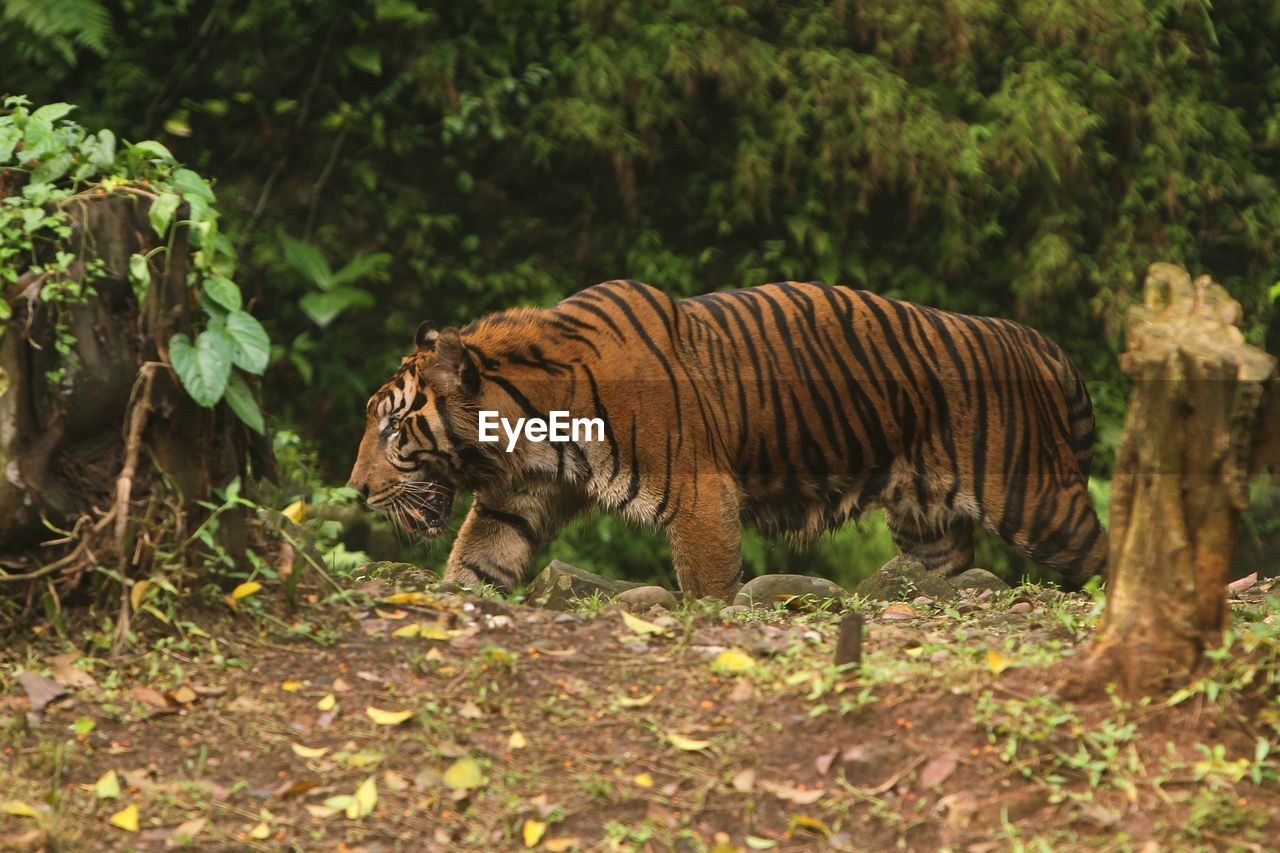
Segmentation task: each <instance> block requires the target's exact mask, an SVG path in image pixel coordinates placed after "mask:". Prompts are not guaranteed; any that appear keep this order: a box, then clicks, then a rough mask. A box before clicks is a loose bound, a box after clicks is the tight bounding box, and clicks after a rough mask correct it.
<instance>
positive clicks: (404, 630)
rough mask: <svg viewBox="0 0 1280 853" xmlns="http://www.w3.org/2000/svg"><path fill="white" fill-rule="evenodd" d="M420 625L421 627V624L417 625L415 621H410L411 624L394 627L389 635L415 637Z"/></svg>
mask: <svg viewBox="0 0 1280 853" xmlns="http://www.w3.org/2000/svg"><path fill="white" fill-rule="evenodd" d="M421 627H422V626H421V625H419V624H418V623H417V622H414V623H412V624H409V625H404V626H401V627H399V628H397V629H395V630H394V631H392V632H391V636H393V637H416V636H418V630H419V629H420V628H421Z"/></svg>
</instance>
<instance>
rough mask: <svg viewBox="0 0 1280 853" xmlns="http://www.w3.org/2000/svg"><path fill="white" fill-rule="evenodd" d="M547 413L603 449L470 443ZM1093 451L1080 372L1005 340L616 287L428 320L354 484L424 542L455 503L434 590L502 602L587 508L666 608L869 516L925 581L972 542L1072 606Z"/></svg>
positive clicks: (995, 331) (1083, 573)
mask: <svg viewBox="0 0 1280 853" xmlns="http://www.w3.org/2000/svg"><path fill="white" fill-rule="evenodd" d="M553 411H561V412H569V413H571V414H572V415H573V416H574V417H587V418H594V419H599V420H600V421H602V422H603V435H596V436H595V437H594V440H590V441H588V440H585V439H583V438H582V437H581V436H580V437H579V440H577V441H573V440H569V441H562V442H551V441H536V440H531V439H530V436H529V434H528V433H526V434H524V435H523V436H521V437H519V438H518V439H517V440H515V441H514V443H511V444H510V452H508V444H509V443H507V442H505V441H493V440H491V439H492V437H493V436H492V435H491V434H490V435H488V436H485V435H483V434H482V433H483V430H482V429H481V427H482V424H481V420H482V416H484V415H485V413H489V414H490V415H492V414H493V413H495V412H496V413H498V414H499V415H500V416H501V417H505V418H508V419H510V420H511V421H513V422H514V421H515V419H518V418H521V417H524V418H543V419H546V418H547V416H548V413H550V412H553ZM486 438H487V439H490V440H482V439H486ZM1094 441H1095V427H1094V415H1093V405H1092V402H1091V400H1090V397H1089V393H1088V390H1087V388H1086V386H1085V384H1084V382H1083V381H1082V379H1081V376H1080V374H1079V372H1078V370H1077V369H1076V368H1075V366H1074V365H1073V364H1072V363H1071V362H1070V361H1069V360H1068V358H1067V357H1066V355H1065V354H1064V353H1063V351H1062V350H1061V349H1060V348H1059V347H1058V346H1057V345H1056V344H1054V343H1053V342H1052V341H1050V340H1049V339H1048V338H1047V337H1046V336H1044V335H1043V334H1041V333H1039V332H1037V331H1035V330H1033V329H1031V328H1028V327H1027V326H1024V325H1020V324H1018V323H1016V322H1013V321H1010V320H1003V319H994V318H989V317H980V316H968V315H964V314H958V313H951V312H948V311H944V310H940V309H937V308H931V307H925V306H922V305H917V304H913V303H909V302H905V301H900V300H898V299H893V298H889V297H885V296H881V295H877V294H875V293H872V292H868V291H863V290H855V289H851V288H848V287H841V286H832V285H827V284H822V283H817V282H810V283H801V282H796V281H786V282H779V283H774V284H767V285H763V286H759V287H752V288H746V289H741V290H730V291H716V292H711V293H707V294H704V295H700V296H693V297H690V298H685V299H678V300H677V299H674V298H672V297H671V296H669V295H667V294H666V293H664V292H663V291H661V290H659V289H657V288H655V287H652V286H650V285H647V284H643V283H640V282H637V281H624V280H617V281H608V282H604V283H602V284H598V285H595V286H593V287H589V288H587V289H585V290H582V291H580V292H578V293H576V294H575V295H573V296H570V297H568V298H566V299H564V300H563V301H561V302H559V303H558V304H556V305H554V306H553V307H549V308H515V309H509V310H504V311H499V312H496V313H492V314H488V315H486V316H484V317H481V318H480V319H478V320H475V321H474V322H472V323H471V324H470V325H467V326H465V327H464V328H461V329H458V328H453V327H451V328H445V329H442V330H436V329H434V328H433V327H432V324H431V323H429V322H427V323H423V324H422V326H420V327H419V329H418V331H417V333H416V335H415V349H414V351H413V352H412V353H411V354H410V355H408V356H407V357H405V358H404V359H403V360H402V362H401V365H400V367H399V369H398V370H397V371H396V372H395V374H394V375H393V376H392V378H391V379H390V380H389V381H387V383H386V384H385V385H383V386H382V387H381V388H380V389H379V390H378V391H377V393H375V394H374V395H373V396H372V397H371V398H370V399H369V401H368V405H367V407H366V415H365V429H364V434H363V436H362V438H361V440H360V445H359V449H358V452H357V458H356V461H355V465H354V467H353V469H352V472H351V478H350V481H349V485H350V487H351V488H353V489H354V490H356V492H358V493H359V494H360V495H361V496H363V497H364V499H365V501H366V503H367V505H368V506H369V507H370V508H372V509H375V510H382V511H385V512H387V513H389V514H390V515H392V516H394V517H395V518H396V519H398V521H399V522H400V523H401V525H402V526H403V527H404V528H405V529H406V530H407V531H409V533H410V534H413V535H417V536H422V537H436V536H439V535H440V534H441V533H443V532H444V531H445V530H446V528H447V527H448V526H449V524H450V520H451V513H452V505H453V501H454V497H455V495H456V494H457V492H458V491H460V490H466V491H469V492H472V493H473V495H474V497H473V502H472V504H471V507H470V509H469V511H468V512H467V514H466V517H465V520H464V521H463V522H462V525H461V528H460V529H459V531H458V534H457V537H456V539H455V541H454V543H453V546H452V548H451V550H450V553H449V556H448V560H447V563H446V567H445V571H444V575H443V578H444V580H446V581H454V582H457V583H458V584H460V585H463V586H477V587H478V586H483V585H490V586H492V587H495V588H497V589H499V590H502V591H504V592H511V591H513V590H514V589H515V588H516V587H517V586H518V585H519V584H520V583H521V581H522V578H523V577H524V575H525V572H526V568H527V567H528V564H529V563H530V561H531V560H532V558H533V556H534V554H535V553H536V552H537V551H538V550H539V549H540V548H542V547H543V546H544V545H546V544H547V543H548V542H549V541H550V540H551V539H552V538H553V537H554V536H555V535H556V534H557V532H558V531H560V530H561V528H563V527H564V526H565V525H566V524H567V523H568V522H569V521H571V520H572V519H574V518H576V517H578V516H579V515H581V514H583V513H585V512H588V511H592V510H602V511H606V512H612V513H619V514H621V515H622V516H623V517H625V518H627V519H629V520H630V521H632V522H636V523H639V524H642V525H649V526H651V527H653V528H656V529H657V530H659V531H661V532H662V533H664V534H665V535H666V537H667V538H668V539H669V541H670V544H671V556H672V563H673V564H674V570H675V576H676V580H677V583H678V585H679V587H680V589H681V590H682V591H683V593H684V594H685V595H686V596H690V597H698V598H701V597H713V598H720V599H724V600H728V599H730V598H731V597H732V596H733V595H734V593H735V591H736V590H737V589H738V588H739V587H740V584H741V578H742V559H741V554H740V543H741V531H742V525H743V524H744V523H745V524H751V525H755V526H756V527H757V528H760V529H761V530H763V531H764V532H766V533H771V534H790V535H793V536H796V537H801V538H804V537H811V536H814V535H817V534H819V533H822V532H824V531H830V530H833V529H835V528H838V527H839V526H841V525H842V524H844V523H845V522H847V521H849V520H851V519H856V518H858V517H859V516H860V515H861V514H862V513H864V512H866V511H868V510H870V509H873V508H877V507H879V508H883V510H884V512H885V514H886V517H887V521H888V527H889V532H890V534H891V536H892V538H893V542H894V544H895V545H896V546H897V548H898V550H899V551H900V552H901V553H902V554H903V555H904V556H906V557H908V558H911V559H913V560H918V561H920V562H921V563H923V564H924V566H925V567H926V568H928V569H929V570H931V571H934V572H939V573H942V574H944V575H945V576H947V577H954V576H956V575H958V574H960V573H962V572H964V571H965V570H967V569H969V568H971V567H972V566H973V559H974V533H975V529H976V527H977V526H978V525H982V526H983V527H984V528H985V529H987V530H989V531H991V532H993V533H995V534H996V535H997V536H999V537H1000V538H1002V539H1003V540H1005V541H1006V542H1008V543H1009V544H1010V545H1012V546H1013V548H1014V549H1016V550H1017V551H1018V552H1020V553H1022V554H1024V555H1026V556H1027V557H1029V558H1031V559H1032V560H1034V561H1036V562H1038V563H1040V564H1042V565H1044V566H1046V567H1048V568H1050V569H1052V570H1053V571H1054V572H1055V573H1056V576H1057V577H1058V578H1060V582H1061V585H1062V586H1063V587H1064V588H1066V589H1072V590H1074V589H1079V588H1080V587H1081V586H1082V585H1083V584H1084V583H1085V582H1086V581H1087V580H1088V579H1089V578H1090V577H1092V576H1094V575H1098V574H1101V573H1102V572H1103V571H1104V568H1105V562H1106V549H1107V543H1106V534H1105V532H1104V530H1103V529H1102V527H1101V525H1100V524H1099V521H1098V517H1097V514H1096V513H1095V511H1094V507H1093V503H1092V501H1091V499H1090V496H1089V491H1088V479H1089V472H1090V467H1091V464H1092V456H1093V444H1094Z"/></svg>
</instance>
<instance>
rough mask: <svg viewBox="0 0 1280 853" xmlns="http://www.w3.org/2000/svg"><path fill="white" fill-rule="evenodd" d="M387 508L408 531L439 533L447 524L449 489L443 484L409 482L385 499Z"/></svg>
mask: <svg viewBox="0 0 1280 853" xmlns="http://www.w3.org/2000/svg"><path fill="white" fill-rule="evenodd" d="M387 509H388V510H389V511H390V512H391V514H392V515H393V516H394V517H395V518H396V519H397V520H398V521H399V522H400V525H401V526H402V527H403V528H404V529H405V530H406V531H407V532H409V533H410V534H415V535H418V536H426V537H428V538H430V537H434V536H439V535H440V534H441V533H443V532H444V529H445V528H446V527H448V525H449V517H450V514H451V512H452V510H453V488H452V487H450V486H447V485H445V484H444V483H409V484H406V485H404V486H403V487H401V489H400V490H399V492H398V494H396V495H395V497H393V498H392V499H391V500H390V501H389V506H388V507H387Z"/></svg>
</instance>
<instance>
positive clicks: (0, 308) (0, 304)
mask: <svg viewBox="0 0 1280 853" xmlns="http://www.w3.org/2000/svg"><path fill="white" fill-rule="evenodd" d="M12 316H13V306H12V305H10V304H9V303H8V301H7V300H5V299H3V298H0V320H8V319H9V318H10V317H12Z"/></svg>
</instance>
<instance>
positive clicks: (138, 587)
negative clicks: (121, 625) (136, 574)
mask: <svg viewBox="0 0 1280 853" xmlns="http://www.w3.org/2000/svg"><path fill="white" fill-rule="evenodd" d="M149 589H151V581H149V580H140V581H137V582H136V583H134V585H133V589H131V590H129V604H130V605H131V606H132V607H133V609H134V610H138V609H139V608H141V607H142V600H143V599H144V598H146V597H147V590H149Z"/></svg>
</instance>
